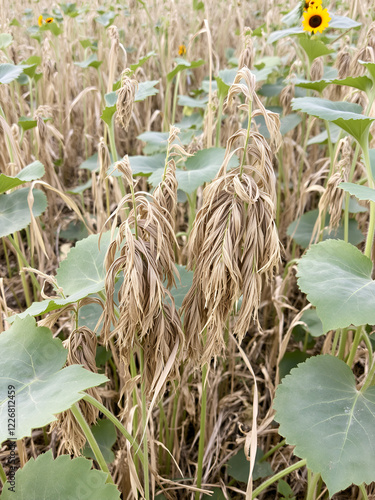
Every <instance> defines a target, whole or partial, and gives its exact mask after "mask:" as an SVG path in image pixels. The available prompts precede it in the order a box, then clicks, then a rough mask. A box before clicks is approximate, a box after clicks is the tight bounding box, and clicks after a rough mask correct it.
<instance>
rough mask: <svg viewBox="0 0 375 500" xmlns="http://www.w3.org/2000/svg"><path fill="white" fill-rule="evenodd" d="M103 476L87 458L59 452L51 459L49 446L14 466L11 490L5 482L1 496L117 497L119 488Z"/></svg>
mask: <svg viewBox="0 0 375 500" xmlns="http://www.w3.org/2000/svg"><path fill="white" fill-rule="evenodd" d="M107 477H108V475H107V474H106V473H105V472H102V471H99V470H95V469H92V461H91V460H87V458H83V457H78V458H73V460H72V459H71V458H70V456H69V455H60V456H59V457H57V458H56V460H54V459H53V455H52V450H49V451H47V452H46V453H43V454H41V455H39V457H38V458H37V459H36V460H35V459H34V458H30V460H29V461H28V462H27V463H26V464H25V465H24V466H23V467H22V469H18V470H17V472H16V476H15V485H16V486H15V492H13V491H10V490H9V489H8V488H9V486H10V485H9V483H8V482H7V483H5V485H4V488H3V494H2V496H1V500H11V499H13V500H73V499H74V500H76V499H78V498H79V499H81V500H83V499H90V500H119V499H120V492H119V491H118V489H117V488H116V486H115V485H114V484H108V483H106V480H107Z"/></svg>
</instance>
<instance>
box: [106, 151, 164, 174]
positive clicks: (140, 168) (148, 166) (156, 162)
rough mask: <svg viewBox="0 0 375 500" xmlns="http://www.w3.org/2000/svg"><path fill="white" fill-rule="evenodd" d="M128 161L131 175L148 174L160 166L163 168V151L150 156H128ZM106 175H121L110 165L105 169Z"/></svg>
mask: <svg viewBox="0 0 375 500" xmlns="http://www.w3.org/2000/svg"><path fill="white" fill-rule="evenodd" d="M129 163H130V168H131V169H132V172H133V175H144V176H149V175H151V174H152V173H153V172H155V170H157V169H160V168H162V169H163V170H164V165H165V153H158V154H156V155H152V156H141V155H136V156H129ZM107 175H112V176H113V177H121V176H122V173H121V172H120V171H119V170H117V169H114V168H113V167H112V166H110V167H109V169H108V171H107Z"/></svg>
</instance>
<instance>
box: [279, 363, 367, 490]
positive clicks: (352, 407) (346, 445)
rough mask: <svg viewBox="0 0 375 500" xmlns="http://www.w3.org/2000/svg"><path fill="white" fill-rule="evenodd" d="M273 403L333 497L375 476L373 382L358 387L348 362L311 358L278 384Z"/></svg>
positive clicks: (294, 442)
mask: <svg viewBox="0 0 375 500" xmlns="http://www.w3.org/2000/svg"><path fill="white" fill-rule="evenodd" d="M274 408H275V410H276V416H275V420H276V421H277V422H279V423H280V431H279V432H280V434H281V435H282V436H285V437H286V440H287V443H288V444H291V445H294V446H295V450H294V452H295V454H296V455H297V456H298V457H301V458H305V459H306V460H307V466H308V467H309V468H310V469H311V470H312V471H313V472H314V473H320V474H321V475H322V478H323V480H324V481H325V483H326V485H327V487H328V490H329V494H330V496H332V495H333V494H335V493H337V492H338V491H340V490H343V489H345V488H347V487H348V486H350V485H351V484H352V483H354V484H357V485H359V484H361V483H363V482H364V483H367V484H369V483H371V482H372V481H374V480H375V469H374V462H375V387H370V388H369V389H367V390H366V391H364V392H360V391H358V390H357V389H356V381H355V378H354V375H353V373H352V371H351V370H350V368H349V367H348V365H347V364H346V363H344V362H343V361H341V360H339V359H337V358H335V357H333V356H329V355H325V356H314V357H312V358H309V359H308V360H307V361H306V362H305V363H302V364H300V365H299V366H298V367H297V368H295V369H293V370H292V372H291V374H290V375H287V376H286V377H285V378H284V380H283V382H282V384H281V385H279V387H278V388H277V390H276V398H275V401H274Z"/></svg>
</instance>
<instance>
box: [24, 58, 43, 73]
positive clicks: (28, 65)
mask: <svg viewBox="0 0 375 500" xmlns="http://www.w3.org/2000/svg"><path fill="white" fill-rule="evenodd" d="M41 62H42V58H41V57H39V56H31V57H29V58H28V59H26V61H24V62H23V63H22V65H23V72H24V74H25V75H27V76H28V77H30V78H34V77H35V72H36V69H37V67H38V66H39V64H40V63H41Z"/></svg>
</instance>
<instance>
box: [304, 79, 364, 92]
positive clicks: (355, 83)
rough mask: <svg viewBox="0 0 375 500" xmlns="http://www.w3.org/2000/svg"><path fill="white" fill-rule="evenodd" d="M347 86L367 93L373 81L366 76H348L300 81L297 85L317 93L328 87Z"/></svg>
mask: <svg viewBox="0 0 375 500" xmlns="http://www.w3.org/2000/svg"><path fill="white" fill-rule="evenodd" d="M332 84H335V85H346V86H347V87H353V88H355V89H359V90H363V91H364V92H367V91H368V90H370V89H371V87H372V81H371V79H370V78H369V77H368V76H366V75H363V76H356V77H353V76H348V77H347V78H342V79H339V78H332V79H326V80H316V81H313V82H310V81H307V80H306V81H300V82H298V83H296V86H297V87H302V88H304V89H311V90H316V91H317V92H322V91H323V90H324V89H325V88H326V87H328V85H332Z"/></svg>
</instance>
